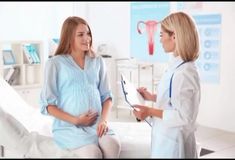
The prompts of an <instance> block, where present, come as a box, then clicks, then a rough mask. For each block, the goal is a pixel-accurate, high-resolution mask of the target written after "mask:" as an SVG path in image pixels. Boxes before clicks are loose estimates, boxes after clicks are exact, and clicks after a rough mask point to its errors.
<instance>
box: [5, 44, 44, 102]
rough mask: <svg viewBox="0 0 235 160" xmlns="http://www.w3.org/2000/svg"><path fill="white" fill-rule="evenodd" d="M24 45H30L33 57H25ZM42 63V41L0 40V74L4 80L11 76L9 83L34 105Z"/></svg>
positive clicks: (38, 88) (41, 73)
mask: <svg viewBox="0 0 235 160" xmlns="http://www.w3.org/2000/svg"><path fill="white" fill-rule="evenodd" d="M25 46H32V48H33V51H34V55H33V56H34V57H33V56H32V54H30V55H31V56H32V57H27V54H26V51H27V50H26V49H25ZM29 58H32V59H33V61H30V59H29ZM43 64H44V63H43V43H42V41H1V42H0V76H2V77H3V78H4V79H5V80H9V77H11V78H10V80H11V81H8V82H9V84H10V85H11V86H12V87H13V88H14V89H15V90H16V91H17V92H18V93H19V94H20V95H21V96H22V98H23V99H25V100H26V102H28V103H29V104H31V105H34V106H37V104H38V99H39V92H40V87H41V84H42V80H43V79H42V78H43V77H42V75H43V68H44V67H43ZM12 73H13V74H12ZM33 102H34V103H33Z"/></svg>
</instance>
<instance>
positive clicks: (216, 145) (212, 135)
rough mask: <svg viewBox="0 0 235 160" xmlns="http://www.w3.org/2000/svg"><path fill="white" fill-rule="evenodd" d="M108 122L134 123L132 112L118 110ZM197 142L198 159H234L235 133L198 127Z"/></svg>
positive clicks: (112, 113) (114, 111)
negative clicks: (198, 146)
mask: <svg viewBox="0 0 235 160" xmlns="http://www.w3.org/2000/svg"><path fill="white" fill-rule="evenodd" d="M109 120H110V121H117V122H125V121H127V122H133V121H136V119H135V118H134V116H133V114H132V112H131V111H130V110H127V109H119V110H118V115H117V112H116V110H113V111H112V112H111V115H110V117H109ZM196 138H197V142H198V143H199V144H200V146H201V148H202V149H201V153H200V155H201V156H200V158H235V133H233V132H228V131H223V130H220V129H215V128H209V127H206V126H202V125H199V126H198V129H197V131H196Z"/></svg>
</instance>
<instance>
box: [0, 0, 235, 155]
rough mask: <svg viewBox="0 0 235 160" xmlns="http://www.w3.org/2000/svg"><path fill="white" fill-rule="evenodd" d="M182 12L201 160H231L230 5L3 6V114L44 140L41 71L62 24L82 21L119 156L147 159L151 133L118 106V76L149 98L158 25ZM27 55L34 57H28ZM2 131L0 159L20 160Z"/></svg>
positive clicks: (158, 60)
mask: <svg viewBox="0 0 235 160" xmlns="http://www.w3.org/2000/svg"><path fill="white" fill-rule="evenodd" d="M180 10H182V11H185V12H187V13H190V14H191V15H192V16H193V17H194V18H195V22H196V24H197V27H198V31H199V35H200V45H201V47H200V57H199V59H198V60H197V65H198V70H199V74H200V79H201V102H200V107H199V113H198V118H197V122H198V128H197V131H196V139H197V144H198V150H199V151H200V153H199V158H234V157H235V123H234V122H235V116H234V115H235V105H234V103H233V99H234V95H235V86H234V82H235V70H234V68H235V66H234V59H235V54H234V53H235V48H234V40H233V39H234V37H235V32H234V28H235V20H234V18H233V17H235V11H234V10H235V3H234V2H170V1H169V2H167V1H164V2H1V3H0V20H1V30H0V51H1V52H0V56H1V57H0V75H1V83H0V107H1V110H4V112H6V113H8V114H10V115H12V116H13V117H14V118H15V119H16V120H17V121H19V122H20V123H21V124H22V125H23V126H24V127H25V128H26V129H27V130H28V132H36V133H38V134H40V135H46V136H48V135H50V132H51V131H50V125H51V121H50V120H48V119H46V118H45V119H44V117H43V116H42V115H40V111H39V110H40V109H39V96H40V91H41V87H42V83H43V72H44V65H45V62H46V61H47V59H48V58H49V57H50V56H53V54H54V51H55V49H56V47H57V45H58V42H59V36H60V30H61V27H62V23H63V21H64V20H65V19H66V18H67V17H68V16H73V15H74V16H80V17H82V18H84V19H86V20H87V22H88V23H89V25H90V27H91V31H92V34H93V45H94V46H93V47H94V50H95V51H96V53H97V54H100V55H101V56H103V58H104V60H105V62H106V65H107V72H108V75H109V81H110V85H111V89H112V92H113V95H114V102H113V103H114V104H113V108H112V111H111V115H110V116H109V121H110V122H109V123H110V125H111V126H112V127H113V128H114V130H115V131H116V132H117V133H118V135H119V136H120V139H121V145H122V148H121V154H120V158H141V157H143V158H148V157H149V156H150V146H151V127H150V126H149V125H148V124H147V123H146V122H144V121H143V122H137V121H136V119H135V118H134V115H133V113H132V110H131V108H130V107H129V106H128V105H127V103H126V102H125V100H124V95H123V93H122V88H121V85H120V75H121V74H123V75H125V77H126V78H127V79H128V80H129V81H130V83H132V84H133V85H134V86H135V87H136V88H137V87H140V86H146V87H147V88H148V89H149V90H150V91H153V92H155V89H156V87H157V85H158V82H159V80H160V78H161V76H162V74H163V73H164V72H165V70H166V69H167V66H168V64H169V60H170V58H168V56H166V54H165V53H164V52H163V49H162V48H161V44H160V41H159V31H160V27H159V25H157V22H158V21H160V20H161V18H163V17H164V16H166V15H167V14H169V13H170V12H174V11H180ZM148 20H151V21H153V22H156V26H154V27H155V28H154V29H153V28H152V29H153V30H152V31H150V29H151V27H150V28H148V29H149V30H148V29H147V27H146V26H147V23H144V22H147V21H148ZM138 30H139V32H138ZM150 32H152V34H150ZM151 36H152V37H151ZM151 39H152V40H151ZM149 43H152V45H153V48H151V47H150V46H149ZM189 45H190V43H189ZM29 51H33V52H34V53H36V54H34V53H33V55H34V56H30V55H29V54H28V52H29ZM31 55H32V54H31ZM146 103H148V105H149V106H153V105H154V103H149V102H146ZM44 120H45V122H44ZM1 121H2V120H1ZM0 129H1V130H0V145H1V157H2V158H5V157H23V154H22V153H21V152H20V150H18V151H17V149H16V148H17V147H16V146H14V145H12V144H13V142H11V139H10V138H9V139H8V141H9V143H7V142H6V139H5V137H4V136H3V135H2V134H3V133H2V130H5V128H4V124H2V123H1V127H0ZM12 134H13V133H9V135H12ZM12 139H13V138H12ZM4 140H5V141H4ZM163 147H164V146H163ZM42 157H43V155H42Z"/></svg>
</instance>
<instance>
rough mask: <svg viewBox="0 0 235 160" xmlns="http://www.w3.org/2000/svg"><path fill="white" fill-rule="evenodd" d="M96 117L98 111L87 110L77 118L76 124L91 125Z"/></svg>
mask: <svg viewBox="0 0 235 160" xmlns="http://www.w3.org/2000/svg"><path fill="white" fill-rule="evenodd" d="M97 118H98V112H94V111H88V112H86V113H83V114H81V115H80V116H79V117H78V118H77V123H76V125H77V126H92V125H93V124H94V123H95V122H96V120H97Z"/></svg>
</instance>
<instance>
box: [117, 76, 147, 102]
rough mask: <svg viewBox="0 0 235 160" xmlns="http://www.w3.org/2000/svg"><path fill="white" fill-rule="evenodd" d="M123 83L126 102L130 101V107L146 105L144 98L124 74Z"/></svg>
mask: <svg viewBox="0 0 235 160" xmlns="http://www.w3.org/2000/svg"><path fill="white" fill-rule="evenodd" d="M121 83H122V89H123V93H124V95H125V99H126V101H128V103H129V104H130V105H135V104H139V105H144V104H145V100H144V98H143V97H142V96H141V94H140V93H139V92H138V91H137V90H136V87H135V86H134V85H133V84H132V83H130V82H129V81H128V79H127V78H126V77H125V76H124V75H123V74H121Z"/></svg>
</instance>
